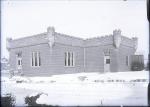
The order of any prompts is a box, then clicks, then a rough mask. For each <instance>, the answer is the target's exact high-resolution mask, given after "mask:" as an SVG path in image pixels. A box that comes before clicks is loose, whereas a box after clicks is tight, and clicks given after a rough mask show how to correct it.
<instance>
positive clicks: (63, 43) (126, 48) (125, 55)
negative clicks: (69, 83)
mask: <svg viewBox="0 0 150 107" xmlns="http://www.w3.org/2000/svg"><path fill="white" fill-rule="evenodd" d="M136 48H137V38H127V37H125V36H123V35H122V34H121V30H114V31H113V34H111V35H108V36H104V37H96V38H89V39H82V38H77V37H72V36H69V35H65V34H60V33H57V32H55V29H54V27H48V28H47V32H45V33H41V34H38V35H33V36H30V37H24V38H20V39H15V40H12V39H11V38H9V39H7V49H8V51H9V61H10V65H11V68H12V69H13V70H17V71H19V73H21V74H24V75H27V76H50V75H54V74H66V73H79V72H100V73H105V72H118V71H128V70H130V69H131V64H130V63H131V61H130V56H131V55H134V53H135V51H136Z"/></svg>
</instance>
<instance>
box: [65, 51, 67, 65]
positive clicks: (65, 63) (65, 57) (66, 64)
mask: <svg viewBox="0 0 150 107" xmlns="http://www.w3.org/2000/svg"><path fill="white" fill-rule="evenodd" d="M65 66H67V53H66V52H65Z"/></svg>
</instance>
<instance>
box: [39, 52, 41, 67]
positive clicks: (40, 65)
mask: <svg viewBox="0 0 150 107" xmlns="http://www.w3.org/2000/svg"><path fill="white" fill-rule="evenodd" d="M39 66H41V57H40V52H39Z"/></svg>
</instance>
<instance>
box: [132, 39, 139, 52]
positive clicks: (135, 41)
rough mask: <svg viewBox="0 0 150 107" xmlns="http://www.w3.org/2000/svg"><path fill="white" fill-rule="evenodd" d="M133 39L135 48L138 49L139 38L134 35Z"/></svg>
mask: <svg viewBox="0 0 150 107" xmlns="http://www.w3.org/2000/svg"><path fill="white" fill-rule="evenodd" d="M132 40H133V42H134V49H135V50H136V49H137V46H138V38H137V37H133V38H132Z"/></svg>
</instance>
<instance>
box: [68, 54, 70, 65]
mask: <svg viewBox="0 0 150 107" xmlns="http://www.w3.org/2000/svg"><path fill="white" fill-rule="evenodd" d="M68 66H70V52H68Z"/></svg>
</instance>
